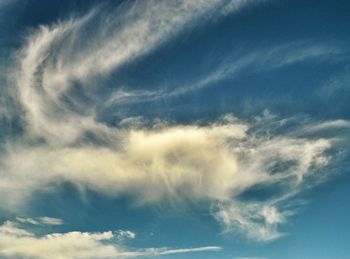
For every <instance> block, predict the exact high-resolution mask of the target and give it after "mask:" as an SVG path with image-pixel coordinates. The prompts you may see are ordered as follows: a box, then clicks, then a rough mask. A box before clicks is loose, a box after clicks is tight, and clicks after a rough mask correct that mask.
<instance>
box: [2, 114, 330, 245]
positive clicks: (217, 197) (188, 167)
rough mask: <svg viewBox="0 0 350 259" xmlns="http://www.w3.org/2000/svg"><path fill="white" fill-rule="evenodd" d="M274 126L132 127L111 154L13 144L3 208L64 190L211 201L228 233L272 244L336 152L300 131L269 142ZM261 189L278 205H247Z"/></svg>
mask: <svg viewBox="0 0 350 259" xmlns="http://www.w3.org/2000/svg"><path fill="white" fill-rule="evenodd" d="M267 117H268V118H267V119H259V120H257V121H256V122H247V121H245V122H244V121H240V120H238V119H237V118H235V117H233V116H231V115H226V116H225V117H223V118H221V119H219V120H216V121H215V122H211V123H207V124H206V125H196V124H192V125H178V124H175V125H172V124H171V123H170V124H169V123H167V122H158V123H157V124H154V127H153V128H149V127H141V128H134V127H133V125H132V126H131V128H123V129H120V130H119V131H118V134H116V135H115V137H113V138H112V137H111V138H109V139H108V140H109V141H108V145H107V146H106V145H102V144H91V143H80V144H79V145H77V146H59V147H57V146H50V145H48V144H47V143H38V144H36V145H32V144H31V145H28V144H25V143H23V142H17V143H16V144H14V143H12V145H10V146H7V148H6V152H4V154H3V156H2V160H1V164H2V165H3V167H2V170H1V171H2V185H1V197H2V199H3V204H4V206H7V207H9V205H11V204H8V203H6V201H8V200H9V199H8V198H7V197H11V199H10V201H11V202H13V203H14V206H15V207H16V206H18V203H21V202H24V201H25V200H26V199H27V197H28V196H29V195H30V194H31V193H35V191H36V190H45V189H47V188H48V190H52V188H53V186H54V185H55V183H57V181H63V182H71V183H73V184H75V185H76V186H78V187H79V189H89V190H94V191H97V192H101V193H104V194H106V195H109V196H111V197H118V196H120V195H130V196H131V197H133V198H134V200H135V201H136V202H137V203H138V204H143V205H145V204H154V203H162V202H163V201H167V202H170V203H178V202H184V201H186V200H188V199H190V200H206V201H210V203H211V204H213V205H214V204H217V206H214V207H215V209H214V210H213V211H212V213H213V215H214V217H215V218H216V219H217V220H218V221H219V222H221V223H222V224H223V227H224V229H225V232H227V233H228V232H233V233H235V232H239V233H242V234H244V235H246V236H248V237H249V238H252V239H255V240H261V241H268V240H273V239H276V238H278V237H280V236H282V233H280V232H279V226H280V225H282V224H284V223H285V222H286V221H287V218H288V217H289V216H290V215H292V214H293V213H294V211H293V210H292V209H288V208H286V207H288V205H289V204H290V201H291V200H293V197H294V196H296V195H297V194H300V193H302V192H303V191H304V190H306V189H307V188H310V187H311V186H313V185H315V184H317V183H318V182H319V181H321V180H322V179H324V178H325V177H327V174H323V173H321V171H322V170H323V168H326V167H327V166H328V164H329V163H330V159H331V155H330V153H329V152H328V151H329V150H330V149H331V148H332V147H333V146H334V145H336V142H335V141H334V140H333V139H332V138H321V137H319V138H315V137H312V138H310V139H309V138H307V137H305V136H302V134H301V132H303V130H299V129H298V128H296V129H294V130H293V131H290V132H288V131H287V132H284V131H282V133H279V134H278V133H274V134H271V131H272V130H274V127H273V126H271V123H273V122H271V121H269V120H271V116H267ZM272 117H273V116H272ZM274 123H277V122H274ZM286 123H287V124H288V122H287V121H286V120H283V123H282V124H281V125H284V124H286ZM312 125H313V126H312V127H314V125H315V124H312ZM321 125H322V124H321ZM331 125H332V124H331ZM280 127H282V126H280ZM303 127H305V125H303ZM321 128H323V127H321ZM256 129H258V131H257V130H256ZM264 129H265V130H266V131H267V132H269V134H266V133H263V132H264ZM316 129H317V128H316ZM111 130H115V129H111ZM279 130H281V129H279ZM275 131H276V132H277V131H278V130H276V129H275ZM18 161H21V162H20V163H19V162H18ZM81 161H84V163H82V162H81ZM29 176H30V177H29ZM257 187H260V188H263V189H266V192H268V190H269V188H276V192H274V193H275V195H273V196H271V197H267V198H265V199H261V200H258V201H256V200H242V197H241V196H242V195H243V196H244V195H245V193H246V192H249V191H251V190H254V188H257ZM253 196H254V195H253ZM16 201H17V204H16ZM41 222H46V223H48V222H49V221H48V220H44V221H43V220H42V219H41ZM50 222H53V221H52V220H50Z"/></svg>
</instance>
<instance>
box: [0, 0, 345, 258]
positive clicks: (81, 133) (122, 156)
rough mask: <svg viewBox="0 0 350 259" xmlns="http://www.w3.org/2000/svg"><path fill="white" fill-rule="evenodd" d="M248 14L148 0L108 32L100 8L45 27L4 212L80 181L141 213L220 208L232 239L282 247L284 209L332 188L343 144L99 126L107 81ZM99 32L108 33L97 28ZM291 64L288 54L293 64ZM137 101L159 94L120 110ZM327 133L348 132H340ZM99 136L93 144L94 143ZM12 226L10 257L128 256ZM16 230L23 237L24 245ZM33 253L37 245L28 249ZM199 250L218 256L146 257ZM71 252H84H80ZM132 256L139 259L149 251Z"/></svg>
mask: <svg viewBox="0 0 350 259" xmlns="http://www.w3.org/2000/svg"><path fill="white" fill-rule="evenodd" d="M247 3H248V1H234V4H233V5H229V6H226V5H225V4H223V3H222V1H219V0H217V1H178V2H176V4H174V3H173V2H171V1H163V2H159V1H157V2H156V1H154V2H153V1H149V2H148V1H147V2H146V1H138V2H137V3H136V5H135V7H134V8H131V9H130V10H129V9H127V6H123V7H122V9H120V10H122V11H123V12H124V11H125V12H124V13H123V12H121V11H120V10H119V11H120V13H118V14H120V15H115V13H113V11H112V12H111V13H108V12H106V13H105V14H106V15H105V16H104V18H101V20H98V22H97V21H96V17H97V16H96V15H97V14H99V15H100V16H98V17H101V10H103V8H102V9H98V8H97V9H94V10H93V11H91V12H90V13H88V14H87V15H85V16H84V17H81V18H77V19H71V20H68V21H64V22H62V23H57V24H55V25H52V26H50V27H49V26H42V27H41V28H40V29H39V30H38V31H37V32H36V33H34V34H33V35H31V36H30V37H28V39H27V44H26V46H25V47H24V48H23V49H22V51H21V53H20V54H19V56H18V58H19V60H18V61H19V67H18V70H16V71H14V73H13V74H12V76H13V78H12V79H13V82H14V84H15V87H16V89H17V90H16V91H17V92H16V94H15V95H14V96H16V97H17V98H16V100H17V101H18V102H19V104H20V107H21V111H22V113H21V114H20V116H21V118H22V119H23V125H24V129H23V131H24V133H23V135H22V136H21V137H19V138H17V139H16V140H10V141H8V142H7V143H6V145H5V146H4V147H3V150H2V156H1V158H0V165H1V166H0V174H1V182H0V201H1V206H3V207H4V208H12V209H14V210H15V209H16V208H17V207H18V206H19V204H21V203H23V202H26V201H27V200H28V198H29V197H30V196H31V195H32V194H33V193H35V192H36V191H37V190H44V191H45V190H50V191H52V189H53V188H54V187H53V185H54V184H55V183H57V182H71V183H73V184H75V185H76V186H79V187H80V189H89V190H94V191H98V192H101V193H104V194H106V195H110V196H111V197H118V196H120V195H130V196H132V197H133V198H134V200H135V201H136V202H137V203H139V204H149V203H151V204H153V203H159V202H163V201H170V202H182V201H183V200H186V199H192V200H196V201H198V200H205V201H209V202H210V204H211V205H214V204H218V206H216V208H215V210H214V211H213V215H214V216H215V218H216V219H217V220H218V221H220V222H221V223H222V224H223V226H224V229H225V230H226V232H232V231H238V232H241V233H243V234H245V235H247V236H248V237H250V238H253V239H257V240H263V241H265V240H272V239H275V238H278V237H280V236H281V235H282V233H280V231H279V228H278V227H279V225H281V224H283V223H285V222H286V221H287V218H288V216H289V215H291V214H292V213H293V211H291V210H288V209H285V207H287V205H288V204H289V200H290V199H292V198H293V196H294V195H296V194H299V193H301V192H302V191H304V190H305V189H306V186H307V187H308V188H309V187H310V186H313V184H310V181H309V180H310V179H313V180H314V179H316V180H317V179H319V178H322V176H323V175H324V174H318V173H319V171H320V170H321V169H322V168H324V167H325V166H327V165H328V163H329V161H330V155H329V154H327V151H328V150H329V149H330V148H331V147H333V145H334V141H333V139H331V138H321V137H319V138H316V137H314V138H309V137H308V136H303V135H302V134H301V131H300V129H298V128H297V129H293V130H292V132H288V131H284V132H283V133H279V134H277V133H276V134H274V135H271V134H270V133H269V131H270V130H271V128H269V125H265V124H264V119H262V120H260V122H248V121H241V120H239V119H237V118H234V117H233V116H230V115H228V116H226V117H225V118H223V119H218V120H215V121H212V122H207V123H206V124H203V123H202V124H201V125H199V124H197V123H192V124H188V125H182V124H176V123H169V122H166V121H158V123H156V125H151V126H145V125H143V124H142V119H141V118H139V117H134V118H128V119H125V120H123V121H122V122H121V124H120V125H119V127H118V128H115V127H110V126H108V125H105V124H103V123H101V122H97V121H96V118H95V113H96V102H97V101H96V102H95V100H96V99H98V96H97V94H96V93H97V92H98V91H99V90H100V89H95V88H94V87H96V86H95V85H94V80H93V79H94V78H98V77H99V76H100V77H103V76H104V75H105V74H106V73H109V72H111V71H114V70H117V69H118V68H119V67H120V66H122V65H124V64H127V63H128V62H131V61H133V60H135V59H136V58H139V57H141V56H142V55H144V54H146V53H149V52H150V51H152V50H153V49H154V48H156V47H157V46H159V45H160V44H162V43H163V42H165V41H167V40H169V39H171V38H172V37H173V36H174V35H176V34H178V33H179V32H180V31H181V30H183V29H185V28H187V27H188V26H189V27H191V26H196V24H198V23H199V22H201V21H202V20H205V19H204V18H203V17H205V16H210V15H209V14H213V15H214V14H216V15H218V16H220V15H225V14H226V13H227V10H228V9H227V8H229V9H230V10H231V11H234V10H238V9H239V8H241V7H243V6H245V5H246V4H247ZM249 3H250V1H249ZM115 17H117V18H115ZM95 22H97V28H90V25H91V23H94V24H95ZM90 29H91V30H92V31H93V33H94V39H93V40H91V41H90V42H88V43H86V44H85V45H82V43H81V38H80V36H81V35H82V34H83V33H86V32H87V31H89V30H90ZM287 49H288V48H287ZM308 50H309V49H308ZM322 51H323V50H317V51H311V52H310V50H309V52H310V53H309V52H307V53H306V54H305V53H299V52H298V53H297V54H298V55H296V56H295V53H290V52H289V51H288V50H286V47H285V48H282V49H277V50H272V51H270V52H268V53H267V54H265V55H261V53H260V52H259V53H258V54H259V55H257V54H256V53H253V54H252V55H248V56H247V57H244V58H242V59H240V60H238V61H237V63H235V64H234V65H233V66H226V64H225V66H223V67H222V68H219V69H218V70H217V71H215V73H213V74H211V75H209V76H208V77H207V78H204V79H202V80H201V81H199V82H197V83H196V84H194V85H192V86H190V87H187V86H186V87H185V88H177V89H175V90H174V91H172V92H166V93H165V95H167V96H172V95H176V94H181V93H182V92H186V91H189V90H193V89H197V88H201V87H204V86H206V85H208V84H211V83H213V82H216V81H218V80H221V79H222V78H225V77H227V76H228V75H232V74H235V73H236V72H237V71H240V70H241V69H245V68H249V67H251V66H253V67H254V66H255V68H257V69H263V67H265V65H269V67H278V66H282V65H286V64H291V63H293V62H297V61H299V60H301V59H303V58H305V56H306V58H310V57H311V58H312V57H314V56H318V55H322V53H323V52H322ZM281 53H284V55H282V58H281V57H280V54H281ZM285 53H287V54H285ZM320 53H321V54H320ZM291 54H293V55H291ZM290 56H292V57H290ZM288 57H289V58H288ZM257 60H259V62H256V61H257ZM16 69H17V67H16ZM73 81H78V82H79V83H81V84H82V85H83V86H82V88H83V89H82V93H81V96H83V97H86V98H87V99H89V100H90V99H91V100H93V102H92V103H93V105H91V106H89V105H86V104H85V103H84V102H80V101H79V100H77V99H76V98H75V97H76V96H74V95H71V93H70V90H72V85H73V84H72V82H73ZM138 96H142V97H145V98H154V97H157V96H158V95H157V93H153V92H148V91H134V92H130V93H129V92H126V91H124V90H118V91H117V92H116V93H114V94H113V95H112V96H111V99H110V101H109V102H115V101H118V102H120V101H125V99H128V98H129V99H130V98H134V97H138ZM107 103H108V102H107ZM328 123H331V124H334V125H335V124H336V125H337V126H339V127H343V126H344V123H339V121H338V122H328ZM345 124H346V125H347V123H345ZM313 125H314V126H315V125H316V126H315V127H316V128H315V127H314V130H318V129H320V128H323V127H324V126H320V125H322V124H319V123H315V124H313ZM257 128H258V129H259V130H256V129H257ZM264 130H265V131H266V132H267V133H266V132H265V133H264V132H263V131H264ZM89 134H90V135H92V136H93V137H92V138H89V137H88V135H89ZM316 180H315V181H314V182H317V181H316ZM281 185H283V188H282V189H283V190H282V194H281V195H280V196H279V197H277V198H276V197H271V198H266V199H263V200H261V201H244V202H243V201H241V198H240V196H241V195H243V194H244V193H245V192H247V191H249V190H251V189H252V188H253V187H256V186H265V187H266V186H268V187H274V186H276V187H277V186H281ZM184 198H185V199H184ZM17 220H18V221H19V222H22V223H30V224H34V225H36V223H38V224H39V223H40V224H51V225H57V224H61V223H63V222H61V221H60V220H59V219H53V218H47V217H46V218H39V219H35V220H34V219H25V218H18V219H17ZM6 224H7V225H6ZM6 224H5V225H3V227H2V228H3V233H7V234H6V235H5V234H3V235H4V236H3V238H4V241H3V242H5V243H3V244H12V246H8V245H6V246H5V247H6V249H5V250H4V251H5V252H4V253H5V255H16V253H21V252H18V251H25V253H29V254H28V255H29V256H34V257H35V256H39V254H38V252H37V251H39V252H40V254H47V253H49V252H50V254H51V255H52V256H56V255H57V257H58V256H59V255H58V254H59V252H60V251H61V250H60V249H62V247H64V246H66V245H69V243H70V242H71V241H73V243H74V242H77V243H76V246H78V248H79V250H80V249H82V250H84V249H87V252H88V251H90V250H91V249H93V250H94V251H91V253H92V254H91V255H88V254H86V256H85V254H84V256H83V257H88V256H91V257H94V256H93V255H96V254H97V253H99V256H101V257H103V256H105V257H109V256H115V255H116V254H118V253H119V252H120V251H119V250H118V248H117V247H116V246H113V245H110V244H108V245H104V244H102V241H108V240H110V239H112V238H113V237H115V235H117V236H118V233H112V232H104V233H95V234H93V233H80V232H70V233H66V234H52V235H47V236H44V237H37V236H33V234H32V233H29V232H26V234H24V232H21V231H24V230H22V229H19V228H16V227H14V226H13V225H11V224H12V223H6ZM5 230H6V231H7V232H6V231H5ZM11 231H12V232H18V233H17V234H16V235H17V236H18V235H20V238H19V239H20V241H18V238H17V236H16V238H14V235H12V234H11V233H12V232H11ZM20 233H22V234H20ZM119 236H125V237H127V238H133V237H135V235H133V233H132V232H130V233H129V232H121V233H119ZM77 239H79V241H76V240H77ZM31 242H33V244H34V245H33V246H27V244H29V243H31ZM46 243H47V244H48V245H47V246H46ZM43 244H45V246H44V248H43V249H47V250H40V249H39V247H41V246H43ZM61 245H62V246H61ZM23 249H25V250H23ZM196 249H197V250H198V251H199V250H201V249H202V250H217V249H218V248H217V247H205V248H195V249H190V250H188V249H184V250H181V249H180V250H178V249H177V250H168V249H165V250H162V249H161V250H159V249H156V250H149V251H147V253H149V254H152V255H153V254H154V255H161V254H170V253H178V252H188V251H197V250H196ZM65 251H66V252H67V253H74V251H71V250H70V249H67V250H65ZM133 253H134V252H132V253H129V255H130V256H131V255H132V256H135V253H141V254H144V253H146V252H145V251H142V252H135V253H134V254H133ZM118 255H120V254H118ZM74 256H76V257H79V256H80V257H81V256H82V255H80V254H79V255H75V254H73V257H74ZM123 256H127V254H126V253H124V254H123ZM44 258H45V257H44ZM51 258H53V257H51Z"/></svg>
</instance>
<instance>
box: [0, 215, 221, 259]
mask: <svg viewBox="0 0 350 259" xmlns="http://www.w3.org/2000/svg"><path fill="white" fill-rule="evenodd" d="M122 232H123V233H127V234H128V238H134V237H135V234H133V235H132V237H130V235H131V233H133V232H131V231H117V232H116V233H113V232H112V231H106V232H94V233H92V232H79V231H74V232H67V233H50V234H46V235H42V236H39V235H36V234H35V233H33V232H31V231H28V230H25V229H23V228H22V227H21V226H19V225H18V224H17V223H14V222H12V221H6V222H4V223H3V224H2V225H1V226H0V256H1V257H4V258H38V259H46V258H53V259H64V258H67V259H68V258H69V259H74V258H131V257H140V256H158V255H168V254H177V253H189V252H204V251H218V250H220V249H221V247H216V246H208V247H198V248H185V249H170V248H147V249H143V250H135V249H134V250H133V251H132V250H128V249H127V248H126V247H123V246H122V245H120V244H118V243H117V242H116V241H117V240H118V239H116V238H118V236H119V235H120V233H122Z"/></svg>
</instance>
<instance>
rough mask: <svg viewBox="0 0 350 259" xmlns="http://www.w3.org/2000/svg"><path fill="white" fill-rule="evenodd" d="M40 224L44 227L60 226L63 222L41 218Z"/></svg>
mask: <svg viewBox="0 0 350 259" xmlns="http://www.w3.org/2000/svg"><path fill="white" fill-rule="evenodd" d="M40 222H41V223H42V224H45V225H62V224H63V220H62V219H58V218H52V217H41V218H40Z"/></svg>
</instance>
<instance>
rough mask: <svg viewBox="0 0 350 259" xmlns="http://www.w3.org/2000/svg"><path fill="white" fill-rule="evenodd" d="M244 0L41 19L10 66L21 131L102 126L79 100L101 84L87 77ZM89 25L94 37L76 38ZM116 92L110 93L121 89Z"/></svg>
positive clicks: (65, 136) (68, 138) (149, 4)
mask: <svg viewBox="0 0 350 259" xmlns="http://www.w3.org/2000/svg"><path fill="white" fill-rule="evenodd" d="M250 2H251V1H234V4H230V1H228V2H227V3H223V2H222V1H217V0H212V1H176V4H175V3H169V2H167V1H166V2H157V1H137V2H136V3H135V4H134V5H133V6H132V8H130V6H129V3H126V4H123V5H121V7H120V8H118V10H116V11H106V9H107V8H106V7H103V6H100V7H98V8H94V9H92V10H91V11H90V12H89V13H88V14H86V15H85V16H83V17H80V18H74V19H73V18H72V19H70V20H67V21H64V22H60V23H57V24H54V25H52V26H41V27H40V29H38V30H37V32H36V33H34V34H32V35H30V36H29V37H28V39H27V44H26V45H25V46H24V47H23V49H22V50H21V51H20V53H19V54H18V63H19V64H18V70H16V71H15V72H14V73H13V74H12V77H13V78H12V81H13V82H15V87H16V88H17V93H16V95H17V96H18V97H19V98H18V101H19V103H20V105H21V106H22V107H23V108H24V109H25V111H26V113H25V115H23V120H24V121H25V122H26V127H27V131H28V132H30V134H32V135H37V136H38V137H41V138H44V139H46V140H51V141H52V139H55V138H58V137H59V138H60V139H61V141H65V142H66V143H71V142H73V141H74V140H75V138H76V137H77V136H78V135H79V134H81V133H82V131H84V130H89V129H92V130H96V129H99V130H101V131H103V126H101V125H96V123H94V110H91V108H89V107H86V105H85V103H84V102H81V99H83V100H84V99H85V101H88V100H90V102H91V101H93V102H96V99H98V98H99V97H98V92H101V89H96V87H95V84H94V82H95V81H94V78H97V79H98V78H101V77H103V76H105V75H106V74H108V73H109V72H111V71H115V70H117V69H118V68H120V67H121V66H122V65H125V64H128V63H130V62H132V61H133V60H135V59H137V58H140V57H142V56H143V55H144V54H146V53H148V52H150V51H152V50H154V49H155V48H156V47H158V46H159V45H161V44H162V43H164V42H166V41H168V40H169V39H171V38H173V37H174V36H176V35H177V34H178V33H179V32H181V31H182V30H184V29H189V28H191V27H193V26H196V25H198V24H200V23H203V22H204V21H206V20H208V19H209V18H205V17H211V16H212V15H213V16H215V17H220V16H221V15H224V14H223V10H225V13H227V10H230V11H236V10H238V9H240V8H241V7H243V6H245V5H247V4H248V3H250ZM109 9H110V8H109ZM110 10H111V9H110ZM89 33H91V34H93V37H91V38H90V39H89V41H85V40H83V42H82V39H84V38H85V37H86V34H89ZM83 43H84V44H83ZM77 82H78V83H80V84H82V85H83V93H82V94H81V95H80V98H78V99H77V98H74V97H73V96H71V95H70V91H72V89H74V85H75V84H76V83H77ZM118 93H120V92H117V93H115V94H113V98H114V99H117V100H119V99H120V98H122V97H123V96H121V97H118V96H119V94H118ZM124 96H125V94H124ZM126 96H133V94H126ZM91 98H92V100H91ZM67 102H68V104H69V105H70V106H71V107H67V106H68V105H67ZM72 108H73V109H72ZM72 110H74V112H73V111H72ZM53 115H54V116H53Z"/></svg>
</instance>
